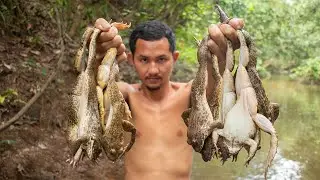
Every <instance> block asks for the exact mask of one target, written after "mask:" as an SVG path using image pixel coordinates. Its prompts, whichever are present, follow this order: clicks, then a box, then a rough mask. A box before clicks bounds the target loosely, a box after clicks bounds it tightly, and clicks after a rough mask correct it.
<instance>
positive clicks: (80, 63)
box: [74, 27, 94, 72]
mask: <svg viewBox="0 0 320 180" xmlns="http://www.w3.org/2000/svg"><path fill="white" fill-rule="evenodd" d="M93 30H94V28H92V27H88V28H87V29H86V31H85V32H84V34H83V35H82V38H81V45H80V48H79V50H78V52H77V54H76V58H75V60H74V66H75V67H76V69H77V71H78V72H80V71H84V69H85V68H86V67H85V65H86V60H85V59H86V58H85V57H84V54H85V52H86V47H87V44H88V42H89V39H90V37H91V35H92V33H93Z"/></svg>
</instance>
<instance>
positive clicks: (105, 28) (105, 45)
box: [94, 18, 127, 63]
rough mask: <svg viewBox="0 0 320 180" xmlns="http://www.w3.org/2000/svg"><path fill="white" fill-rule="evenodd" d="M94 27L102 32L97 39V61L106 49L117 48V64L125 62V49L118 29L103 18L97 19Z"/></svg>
mask: <svg viewBox="0 0 320 180" xmlns="http://www.w3.org/2000/svg"><path fill="white" fill-rule="evenodd" d="M94 26H95V28H98V29H100V30H101V31H102V32H101V33H100V35H99V37H98V39H97V59H98V60H101V59H102V58H103V56H104V55H105V54H106V52H107V50H108V49H110V48H117V60H118V62H119V63H120V62H122V61H124V60H126V59H127V54H126V53H125V50H126V47H125V45H124V44H123V42H122V38H121V37H120V35H119V34H118V29H117V28H116V27H113V26H111V25H110V24H109V22H108V21H106V20H105V19H103V18H99V19H97V20H96V22H95V25H94Z"/></svg>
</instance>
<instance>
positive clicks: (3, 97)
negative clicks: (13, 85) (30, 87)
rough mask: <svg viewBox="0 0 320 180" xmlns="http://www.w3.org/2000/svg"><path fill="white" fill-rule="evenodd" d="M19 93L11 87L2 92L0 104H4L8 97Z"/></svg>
mask: <svg viewBox="0 0 320 180" xmlns="http://www.w3.org/2000/svg"><path fill="white" fill-rule="evenodd" d="M17 95H18V92H17V91H16V90H14V89H10V88H9V89H7V90H6V91H4V92H2V93H1V94H0V105H2V104H3V103H4V102H5V100H6V99H7V98H10V97H13V96H17Z"/></svg>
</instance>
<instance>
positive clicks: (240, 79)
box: [218, 31, 278, 178]
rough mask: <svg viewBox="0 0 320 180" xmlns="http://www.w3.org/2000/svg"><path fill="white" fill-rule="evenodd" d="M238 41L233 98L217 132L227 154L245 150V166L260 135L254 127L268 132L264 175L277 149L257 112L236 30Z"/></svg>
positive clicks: (265, 121)
mask: <svg viewBox="0 0 320 180" xmlns="http://www.w3.org/2000/svg"><path fill="white" fill-rule="evenodd" d="M238 37H239V40H240V44H241V45H240V60H239V66H238V70H237V73H236V83H235V84H236V85H235V86H236V93H237V97H238V98H237V101H236V104H235V105H234V106H233V108H232V109H231V110H230V111H229V112H228V114H227V116H226V121H225V125H224V128H223V129H222V130H219V131H218V135H219V136H222V137H224V139H225V141H224V142H225V144H226V145H227V146H228V149H229V153H230V154H231V155H235V156H236V155H237V154H238V153H239V151H240V150H241V149H242V147H246V149H247V150H248V158H247V160H246V165H248V163H249V162H250V160H251V159H252V158H253V157H254V155H255V153H256V151H257V149H258V144H259V143H260V142H259V139H260V137H258V138H257V135H258V131H257V130H258V129H261V130H263V131H265V132H267V133H269V134H270V135H271V142H270V149H269V153H268V157H267V162H266V165H265V173H264V175H265V178H266V175H267V171H268V167H269V166H270V165H271V162H272V160H273V158H274V156H275V154H276V152H277V145H278V139H277V135H276V130H275V128H274V127H273V125H272V123H271V122H270V121H269V120H268V119H267V118H266V117H265V116H263V115H262V114H259V113H257V105H258V101H257V98H256V94H255V91H254V89H253V87H252V84H251V82H250V79H249V76H248V73H247V71H246V69H245V66H246V65H247V64H248V62H249V53H248V52H249V50H248V48H247V46H246V44H245V37H244V35H243V33H242V32H241V31H238Z"/></svg>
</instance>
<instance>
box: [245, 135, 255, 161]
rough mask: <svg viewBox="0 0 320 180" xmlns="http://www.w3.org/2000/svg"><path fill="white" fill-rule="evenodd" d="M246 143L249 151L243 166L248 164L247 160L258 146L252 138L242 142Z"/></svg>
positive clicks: (253, 154)
mask: <svg viewBox="0 0 320 180" xmlns="http://www.w3.org/2000/svg"><path fill="white" fill-rule="evenodd" d="M244 143H245V144H246V145H248V146H249V153H248V158H247V160H246V162H245V166H248V165H249V162H250V161H251V159H252V158H253V157H254V156H255V154H256V152H257V148H258V143H257V142H256V141H254V140H253V139H248V140H246V141H245V142H244Z"/></svg>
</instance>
